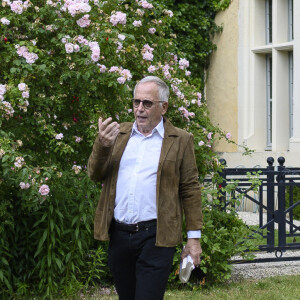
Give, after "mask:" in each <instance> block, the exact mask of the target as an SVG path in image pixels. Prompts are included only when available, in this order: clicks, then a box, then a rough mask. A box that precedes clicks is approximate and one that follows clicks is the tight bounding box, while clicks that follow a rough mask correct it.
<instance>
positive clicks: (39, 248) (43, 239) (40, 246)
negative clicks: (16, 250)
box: [34, 229, 48, 257]
mask: <svg viewBox="0 0 300 300" xmlns="http://www.w3.org/2000/svg"><path fill="white" fill-rule="evenodd" d="M47 234H48V230H47V229H46V230H45V231H44V233H43V236H42V238H41V239H40V242H39V245H38V249H37V251H36V252H35V254H34V257H36V256H37V255H38V254H39V253H40V252H41V250H42V246H43V244H44V242H45V240H46V237H47Z"/></svg>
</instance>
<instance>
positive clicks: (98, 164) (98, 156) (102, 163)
mask: <svg viewBox="0 0 300 300" xmlns="http://www.w3.org/2000/svg"><path fill="white" fill-rule="evenodd" d="M111 150H112V147H104V146H102V144H101V143H100V141H99V138H98V136H97V137H96V140H95V142H94V145H93V150H92V153H91V155H90V157H89V161H88V176H89V177H90V178H91V179H92V180H93V181H102V180H103V179H104V178H105V177H106V174H107V169H108V164H109V157H110V153H111Z"/></svg>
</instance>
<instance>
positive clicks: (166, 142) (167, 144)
mask: <svg viewBox="0 0 300 300" xmlns="http://www.w3.org/2000/svg"><path fill="white" fill-rule="evenodd" d="M164 128H165V135H164V139H163V142H162V146H161V153H160V158H159V165H158V166H159V167H158V169H159V171H160V170H161V168H162V166H163V164H164V161H165V160H166V157H167V154H168V152H169V150H170V148H171V147H172V145H173V143H174V138H175V137H177V136H178V134H177V132H176V129H175V127H174V126H173V125H172V124H171V123H170V121H169V120H168V119H167V118H165V117H164Z"/></svg>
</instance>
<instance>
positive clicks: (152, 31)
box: [148, 27, 156, 34]
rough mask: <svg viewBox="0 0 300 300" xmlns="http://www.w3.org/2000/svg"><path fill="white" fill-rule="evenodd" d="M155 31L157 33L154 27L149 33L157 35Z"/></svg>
mask: <svg viewBox="0 0 300 300" xmlns="http://www.w3.org/2000/svg"><path fill="white" fill-rule="evenodd" d="M155 31H156V29H155V28H153V27H152V28H149V30H148V32H149V33H151V34H154V33H155Z"/></svg>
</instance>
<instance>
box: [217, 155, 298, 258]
mask: <svg viewBox="0 0 300 300" xmlns="http://www.w3.org/2000/svg"><path fill="white" fill-rule="evenodd" d="M284 162H285V159H284V157H279V158H278V163H279V166H278V167H277V168H275V167H274V165H273V164H274V158H273V157H269V158H268V159H267V163H268V166H267V167H266V168H261V167H255V168H241V167H238V168H226V167H225V168H224V169H223V171H222V173H221V176H222V177H223V182H222V183H221V186H222V187H225V186H226V185H227V184H230V183H232V182H238V184H237V186H236V187H235V190H234V191H233V193H239V194H242V199H243V200H242V201H245V199H247V201H252V202H253V203H254V204H255V205H256V210H257V211H258V213H259V224H258V226H259V231H260V232H264V233H262V236H263V238H264V239H265V240H266V244H264V245H259V246H258V248H259V251H266V252H275V256H276V260H277V261H278V260H280V261H283V260H300V257H283V253H284V252H285V251H287V250H295V249H300V242H296V240H297V239H298V241H299V240H300V239H299V237H300V225H299V224H300V223H298V225H297V221H295V220H294V211H295V209H296V208H297V207H300V199H294V197H293V194H294V193H293V190H294V188H295V187H299V188H300V168H286V167H285V166H284ZM221 163H222V164H223V165H225V166H226V161H225V160H221ZM254 172H255V173H256V174H259V175H256V176H258V178H259V180H260V181H261V185H260V186H259V190H258V192H257V193H255V194H254V193H253V191H252V189H251V185H252V183H251V182H250V181H249V178H248V177H247V174H249V173H251V174H253V173H254ZM222 190H223V192H221V193H222V197H221V200H222V201H223V203H224V206H223V209H226V208H227V207H228V205H230V203H231V202H230V201H229V199H228V195H226V192H224V189H222ZM287 191H288V192H289V193H288V194H289V199H288V201H286V192H287ZM299 194H300V193H299ZM275 195H276V196H277V197H275ZM231 196H232V195H231ZM233 196H234V195H233ZM264 215H266V221H265V220H264V218H263V216H264ZM275 224H276V225H277V226H276V227H277V228H278V230H277V231H276V230H275ZM264 229H265V230H264ZM275 234H276V235H277V242H276V243H275V240H276V239H275ZM288 240H289V241H288ZM291 240H292V241H291ZM273 260H274V258H273V259H260V260H259V259H256V260H255V262H259V261H261V262H265V261H273Z"/></svg>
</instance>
